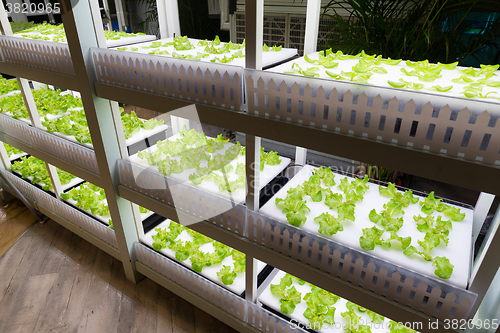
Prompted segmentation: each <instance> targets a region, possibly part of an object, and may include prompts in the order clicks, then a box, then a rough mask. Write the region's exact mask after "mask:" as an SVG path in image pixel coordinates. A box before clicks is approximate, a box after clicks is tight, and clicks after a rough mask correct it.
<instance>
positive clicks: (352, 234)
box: [260, 165, 473, 288]
mask: <svg viewBox="0 0 500 333" xmlns="http://www.w3.org/2000/svg"><path fill="white" fill-rule="evenodd" d="M315 169H316V168H315V167H313V166H311V165H305V166H304V167H303V168H302V169H301V170H300V171H299V172H298V173H297V174H296V175H295V176H294V177H293V178H292V179H291V180H290V181H289V182H288V183H287V184H286V185H285V186H284V187H283V188H282V189H281V190H280V191H279V192H278V193H277V194H276V195H275V196H274V197H273V198H271V200H269V202H267V203H266V204H265V205H264V206H263V207H262V208H261V210H260V212H261V213H262V214H265V215H267V216H269V217H271V218H274V219H276V220H278V221H281V222H283V223H288V221H287V219H286V214H285V213H283V212H282V210H281V209H280V208H278V207H277V206H276V204H275V199H276V198H285V197H286V196H287V191H288V190H289V189H290V188H294V187H297V186H299V185H302V183H303V182H304V181H307V180H309V177H310V176H312V175H313V170H315ZM345 177H347V178H348V179H349V181H352V180H354V178H352V177H348V176H343V175H339V174H335V183H336V185H334V186H333V187H331V189H332V192H333V193H342V192H341V191H340V190H339V189H338V185H339V184H340V180H341V179H342V178H345ZM368 186H369V187H370V188H369V189H368V190H367V191H366V193H365V195H364V199H363V201H362V202H358V203H356V208H355V214H354V215H355V222H351V221H343V222H342V225H343V227H344V230H343V231H339V232H337V233H336V234H334V235H333V236H331V237H329V236H325V235H322V234H320V233H319V232H318V229H319V224H318V223H316V222H315V221H314V218H315V217H317V216H319V215H320V214H322V213H324V212H330V213H332V215H335V216H336V214H337V213H336V211H333V210H330V209H329V208H328V206H327V205H326V204H325V203H324V199H323V201H321V202H313V201H312V200H311V199H310V197H309V196H305V197H304V198H305V199H306V200H307V206H308V207H309V208H310V210H311V211H310V212H309V213H306V217H307V220H306V222H305V223H304V224H303V225H302V228H303V229H305V230H307V231H309V232H312V233H315V234H318V235H320V236H322V237H325V238H329V239H332V240H335V241H337V242H339V243H342V244H345V245H347V246H350V247H352V248H354V249H357V250H360V251H364V250H363V249H362V248H361V246H360V244H359V238H360V237H361V236H362V235H363V232H362V229H363V228H371V227H374V226H377V227H379V228H381V227H380V226H379V225H376V224H375V223H373V222H371V221H370V220H369V218H368V215H369V213H370V211H371V210H372V209H375V210H376V212H377V213H380V211H382V210H383V205H384V204H385V203H387V202H389V199H390V198H388V197H383V196H381V195H380V194H379V189H378V185H376V184H373V183H368ZM322 187H326V186H323V184H322ZM414 194H415V193H414ZM419 199H420V200H421V201H422V200H423V199H424V198H420V197H419ZM447 204H448V205H450V206H456V205H454V204H450V203H447ZM456 207H458V208H460V210H461V212H462V213H465V214H466V215H465V218H464V220H463V221H461V222H452V224H453V228H452V229H451V230H450V234H449V243H448V246H447V247H446V246H445V245H444V244H443V243H441V244H440V245H439V246H438V247H436V248H434V249H433V250H432V252H431V255H432V256H444V257H447V258H448V259H449V260H450V262H451V264H453V265H454V266H455V267H454V270H453V274H452V275H451V277H450V278H449V279H446V280H443V281H445V282H448V283H451V284H454V285H457V286H459V287H461V288H466V286H467V282H468V280H469V271H470V265H471V260H472V257H471V256H472V219H473V210H472V209H469V208H464V207H461V206H456ZM404 211H405V214H404V215H403V217H404V221H405V222H404V225H403V226H402V227H401V229H400V230H399V231H398V235H400V236H401V237H406V236H411V238H412V242H411V244H412V245H413V246H415V247H417V248H419V246H418V244H417V240H423V239H424V235H425V234H424V233H422V232H419V231H418V229H417V227H416V224H415V222H414V221H413V216H414V215H422V216H425V214H424V213H422V211H421V206H420V205H419V204H418V203H416V204H410V205H409V207H406V208H404ZM432 215H433V216H438V214H437V212H434V213H433V214H432ZM444 219H448V218H444ZM388 234H389V233H388V232H385V233H384V234H383V238H384V239H385V238H387V235H388ZM398 247H399V248H398ZM366 253H369V254H370V255H372V256H376V257H379V258H383V259H385V260H389V261H390V262H392V263H395V264H397V265H401V266H404V267H407V268H410V269H412V270H414V271H417V272H420V273H423V274H426V275H428V276H430V277H433V278H438V277H437V276H436V275H434V270H435V268H434V267H433V265H432V263H431V262H429V261H425V260H424V259H422V258H421V257H417V256H416V255H413V256H411V257H407V256H405V255H404V254H403V251H402V250H401V249H400V246H399V245H396V244H395V243H394V242H393V243H392V247H391V248H388V249H387V248H384V247H382V246H379V245H376V246H375V249H374V250H372V251H366Z"/></svg>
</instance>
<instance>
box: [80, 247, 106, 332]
mask: <svg viewBox="0 0 500 333" xmlns="http://www.w3.org/2000/svg"><path fill="white" fill-rule="evenodd" d="M112 264H113V257H110V256H109V255H107V254H106V253H105V252H103V251H99V252H98V253H97V258H96V261H95V262H94V266H93V267H92V277H91V279H90V284H89V291H88V293H87V297H86V299H85V303H84V309H83V313H82V318H81V321H80V325H79V327H78V332H97V331H98V329H99V321H100V317H101V315H103V313H104V312H106V310H107V308H106V304H105V302H104V298H105V297H106V295H107V292H108V289H109V282H110V279H111V270H112Z"/></svg>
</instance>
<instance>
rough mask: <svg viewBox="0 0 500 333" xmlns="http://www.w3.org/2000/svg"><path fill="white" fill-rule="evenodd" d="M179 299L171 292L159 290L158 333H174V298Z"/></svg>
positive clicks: (157, 307) (157, 308)
mask: <svg viewBox="0 0 500 333" xmlns="http://www.w3.org/2000/svg"><path fill="white" fill-rule="evenodd" d="M174 297H177V296H176V295H174V294H173V293H172V292H171V291H170V290H167V289H165V288H161V287H159V288H158V302H157V303H156V332H157V333H170V332H174V329H173V326H172V298H174Z"/></svg>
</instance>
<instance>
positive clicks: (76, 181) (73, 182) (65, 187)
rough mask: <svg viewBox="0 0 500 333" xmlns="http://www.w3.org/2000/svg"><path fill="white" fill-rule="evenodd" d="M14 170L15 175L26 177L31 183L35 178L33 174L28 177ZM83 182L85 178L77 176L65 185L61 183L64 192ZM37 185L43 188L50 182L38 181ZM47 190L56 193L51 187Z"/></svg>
mask: <svg viewBox="0 0 500 333" xmlns="http://www.w3.org/2000/svg"><path fill="white" fill-rule="evenodd" d="M12 172H13V173H14V174H15V175H17V176H19V177H20V178H22V179H24V180H25V181H28V182H29V183H31V181H32V180H33V177H31V176H30V177H27V178H23V177H22V176H21V173H20V172H17V171H12ZM83 182H84V180H83V179H81V178H78V177H76V178H73V179H71V181H70V182H69V183H68V184H65V185H63V184H61V188H62V190H63V192H66V191H67V190H69V189H71V188H73V187H75V186H77V185H78V184H81V183H83ZM36 185H38V186H39V187H40V188H42V187H43V186H45V185H48V184H44V183H36ZM47 191H49V192H51V193H55V192H54V189H53V188H51V189H49V190H47Z"/></svg>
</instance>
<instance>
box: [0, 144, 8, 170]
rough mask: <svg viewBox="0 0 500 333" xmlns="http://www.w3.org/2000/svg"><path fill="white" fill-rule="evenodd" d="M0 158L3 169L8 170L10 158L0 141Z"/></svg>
mask: <svg viewBox="0 0 500 333" xmlns="http://www.w3.org/2000/svg"><path fill="white" fill-rule="evenodd" d="M0 159H1V160H2V165H3V167H4V169H5V170H10V159H9V155H8V154H7V149H5V145H4V143H3V142H1V141H0Z"/></svg>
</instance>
